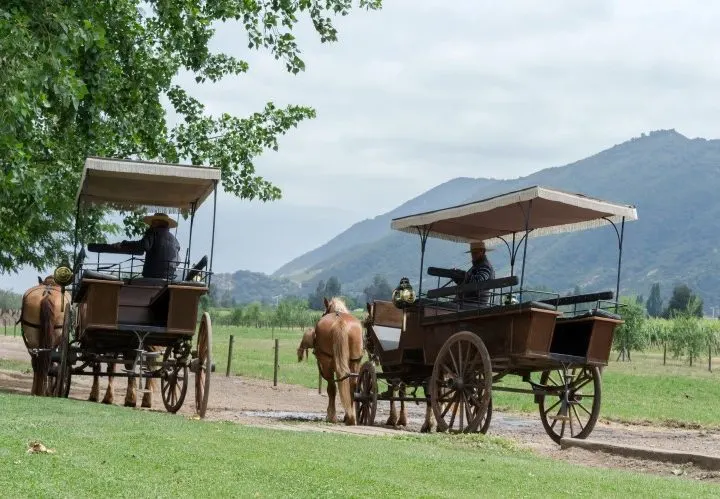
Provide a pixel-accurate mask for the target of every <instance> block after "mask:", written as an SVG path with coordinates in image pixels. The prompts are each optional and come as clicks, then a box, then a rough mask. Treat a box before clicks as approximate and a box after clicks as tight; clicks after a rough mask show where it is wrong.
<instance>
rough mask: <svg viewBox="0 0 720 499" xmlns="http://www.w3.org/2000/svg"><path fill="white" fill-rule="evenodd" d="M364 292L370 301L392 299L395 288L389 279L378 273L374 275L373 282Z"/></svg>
mask: <svg viewBox="0 0 720 499" xmlns="http://www.w3.org/2000/svg"><path fill="white" fill-rule="evenodd" d="M363 292H364V293H365V299H366V300H367V301H368V303H372V301H373V300H390V299H391V298H392V292H393V290H392V288H391V287H390V284H388V282H387V279H385V278H384V277H383V276H381V275H376V276H375V277H373V282H372V284H370V286H368V287H366V288H365V289H364V290H363Z"/></svg>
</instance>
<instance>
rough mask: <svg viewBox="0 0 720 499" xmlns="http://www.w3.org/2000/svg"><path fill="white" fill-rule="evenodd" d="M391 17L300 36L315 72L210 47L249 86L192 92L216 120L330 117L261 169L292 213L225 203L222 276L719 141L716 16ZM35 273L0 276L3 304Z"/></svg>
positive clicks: (521, 12)
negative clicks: (263, 114) (468, 195)
mask: <svg viewBox="0 0 720 499" xmlns="http://www.w3.org/2000/svg"><path fill="white" fill-rule="evenodd" d="M385 4H386V5H385V7H384V8H383V9H382V10H380V11H376V12H365V11H361V10H357V11H354V12H352V13H351V15H349V16H348V17H345V18H341V19H339V20H338V21H337V24H336V25H337V27H338V29H339V32H340V40H339V42H337V43H335V44H321V43H320V42H319V40H318V37H317V36H316V35H314V33H313V31H312V28H311V26H310V25H309V24H308V23H304V24H303V26H302V27H301V28H300V29H299V30H298V32H297V35H298V39H299V44H300V46H301V49H302V51H303V59H304V61H305V63H306V71H305V73H302V74H299V75H292V74H289V73H287V72H286V71H285V69H284V65H283V64H282V63H281V62H280V61H276V60H275V59H273V58H272V57H271V56H269V55H268V54H267V53H265V52H255V51H252V52H251V51H248V49H247V40H246V38H245V34H244V31H243V30H242V29H241V28H239V27H238V26H237V25H231V24H228V25H224V26H220V27H219V29H218V31H217V35H216V37H215V39H214V40H213V47H214V48H215V49H217V50H222V51H224V52H227V53H231V54H233V55H236V56H238V57H241V58H244V59H246V60H247V61H248V62H249V63H250V71H249V73H248V74H247V75H244V76H240V77H237V78H235V79H233V80H226V81H223V82H220V83H217V84H215V85H202V86H197V85H195V84H194V82H193V80H192V78H191V77H189V76H187V75H180V76H179V81H180V82H182V83H184V84H186V85H187V87H188V88H190V89H191V91H192V93H193V94H194V95H195V96H197V97H198V98H200V100H201V101H202V102H204V103H205V104H206V105H207V108H208V111H209V112H211V113H222V112H228V113H231V114H234V115H238V116H245V115H247V114H250V113H252V112H254V111H256V110H260V109H261V108H262V107H263V105H264V103H265V102H267V101H270V100H272V101H274V102H275V103H276V104H278V105H287V104H303V105H308V106H312V107H314V108H315V109H316V110H317V118H316V119H314V120H311V121H307V122H304V123H302V124H301V125H300V126H299V128H298V129H295V130H292V131H291V132H290V134H288V135H287V136H285V137H282V138H281V139H280V150H279V151H278V152H272V151H270V152H268V153H267V154H265V155H264V156H263V157H262V158H260V159H259V160H258V161H257V166H258V170H259V172H260V173H261V174H262V175H263V176H265V177H266V178H268V179H270V180H272V181H273V182H275V183H276V184H277V185H278V186H279V187H280V188H281V189H282V191H283V200H282V201H279V202H275V203H272V204H263V203H259V202H253V203H251V202H247V201H242V200H239V199H235V198H231V197H229V196H225V195H224V194H221V195H220V198H219V203H218V222H219V225H218V233H217V239H216V252H215V270H216V271H221V272H225V271H234V270H238V269H249V270H254V271H262V272H267V273H270V272H273V271H274V270H276V269H277V268H278V267H280V266H281V265H282V264H284V263H286V262H287V261H289V260H290V259H292V258H294V257H296V256H298V255H300V254H302V253H304V252H306V251H309V250H311V249H313V248H315V247H317V246H319V245H321V244H323V243H324V242H326V241H327V240H328V239H330V238H331V237H333V236H334V235H336V234H338V233H339V232H341V231H343V230H344V229H346V228H347V227H349V226H350V225H351V224H352V223H355V222H357V221H360V220H362V219H365V218H372V217H374V216H376V215H378V214H380V213H383V212H386V211H388V210H390V209H392V208H394V207H395V206H397V205H398V204H400V203H401V202H403V201H405V200H407V199H409V198H411V197H414V196H417V195H419V194H421V193H422V192H424V191H426V190H427V189H429V188H431V187H433V186H435V185H437V184H439V183H442V182H444V181H447V180H449V179H451V178H454V177H458V176H468V177H494V178H513V177H518V176H523V175H527V174H529V173H532V172H534V171H537V170H539V169H542V168H546V167H551V166H560V165H564V164H567V163H570V162H573V161H575V160H578V159H581V158H584V157H587V156H589V155H592V154H594V153H596V152H599V151H600V150H602V149H605V148H607V147H611V146H613V145H615V144H617V143H620V142H623V141H625V140H628V139H630V138H631V137H635V136H639V135H640V134H641V133H642V132H648V131H651V130H657V129H666V128H675V129H676V130H677V131H678V132H680V133H682V134H684V135H686V136H688V137H691V138H694V137H705V138H718V137H720V119H718V118H719V117H720V116H719V115H720V101H719V100H718V99H717V89H718V88H720V64H719V63H720V51H718V50H717V47H718V46H720V31H718V30H717V28H716V27H717V26H718V25H720V7H718V6H714V5H711V4H710V3H709V2H700V1H690V0H683V1H664V0H646V1H640V0H636V1H633V2H620V1H615V2H613V1H599V0H598V1H593V2H578V1H574V0H555V1H553V2H536V1H530V0H527V1H521V0H506V1H504V2H490V1H485V0H482V1H481V0H463V1H454V2H441V1H437V0H436V1H430V0H395V1H390V0H386V1H385ZM448 202H449V203H452V202H453V200H448ZM210 210H211V205H210V204H208V205H207V206H206V207H205V208H203V209H202V210H201V211H204V213H202V214H201V215H200V223H199V230H198V232H197V234H198V239H196V241H198V243H199V242H200V240H202V239H203V238H207V237H209V235H210V233H209V218H208V215H209V214H210ZM184 246H185V245H184V242H183V247H184ZM205 250H206V248H202V247H198V249H197V251H195V250H193V255H196V254H198V253H199V252H201V251H205ZM199 256H200V255H198V257H199ZM193 259H196V257H195V256H193ZM36 274H37V272H36V271H32V270H30V271H23V272H21V273H20V274H19V275H9V276H8V275H0V288H13V289H17V290H22V289H25V288H27V287H28V286H29V285H32V282H31V281H32V279H34V277H33V276H35V275H36Z"/></svg>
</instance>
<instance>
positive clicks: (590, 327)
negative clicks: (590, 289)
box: [550, 311, 623, 365]
mask: <svg viewBox="0 0 720 499" xmlns="http://www.w3.org/2000/svg"><path fill="white" fill-rule="evenodd" d="M622 323H623V321H622V319H621V318H620V316H617V315H615V314H610V313H607V312H603V311H592V312H588V313H586V314H583V315H580V316H576V317H568V318H558V319H557V320H556V322H555V330H554V332H553V338H552V342H551V344H550V355H551V356H552V355H557V356H571V357H579V358H582V359H586V361H587V362H588V364H594V365H607V362H608V359H609V357H610V351H611V349H612V342H613V337H614V334H615V328H616V327H618V326H619V325H621V324H622Z"/></svg>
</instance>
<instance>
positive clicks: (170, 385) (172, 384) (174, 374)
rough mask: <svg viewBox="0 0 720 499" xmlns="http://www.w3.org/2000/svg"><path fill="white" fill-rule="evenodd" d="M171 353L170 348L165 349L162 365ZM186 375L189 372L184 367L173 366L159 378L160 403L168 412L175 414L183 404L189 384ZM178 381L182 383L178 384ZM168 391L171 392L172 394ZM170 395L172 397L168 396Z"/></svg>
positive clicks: (171, 348) (171, 349)
mask: <svg viewBox="0 0 720 499" xmlns="http://www.w3.org/2000/svg"><path fill="white" fill-rule="evenodd" d="M172 351H173V347H172V346H169V347H167V348H166V349H165V354H164V355H163V364H166V363H167V361H168V359H169V358H170V355H171V354H172ZM188 373H189V371H188V367H187V366H186V365H185V366H178V365H175V366H173V367H171V368H170V369H168V370H166V372H165V375H164V376H163V377H162V378H160V393H161V394H162V401H163V404H164V405H165V409H167V411H168V412H171V413H176V412H177V411H179V410H180V408H181V407H182V405H183V403H184V402H185V395H186V394H187V388H188V384H189V380H188ZM180 375H181V376H180ZM179 379H180V380H182V381H181V382H178V380H179ZM178 385H179V386H180V393H178V391H177V387H178ZM170 390H172V392H171V391H170ZM171 394H172V395H173V397H171V396H170V395H171Z"/></svg>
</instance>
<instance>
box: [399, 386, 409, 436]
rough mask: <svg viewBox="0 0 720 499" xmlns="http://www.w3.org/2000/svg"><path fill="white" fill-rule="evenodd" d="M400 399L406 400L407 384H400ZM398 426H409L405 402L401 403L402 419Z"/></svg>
mask: <svg viewBox="0 0 720 499" xmlns="http://www.w3.org/2000/svg"><path fill="white" fill-rule="evenodd" d="M400 398H405V384H404V383H401V384H400ZM397 424H398V426H407V411H406V410H405V401H404V400H401V401H400V418H399V419H398V422H397Z"/></svg>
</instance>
